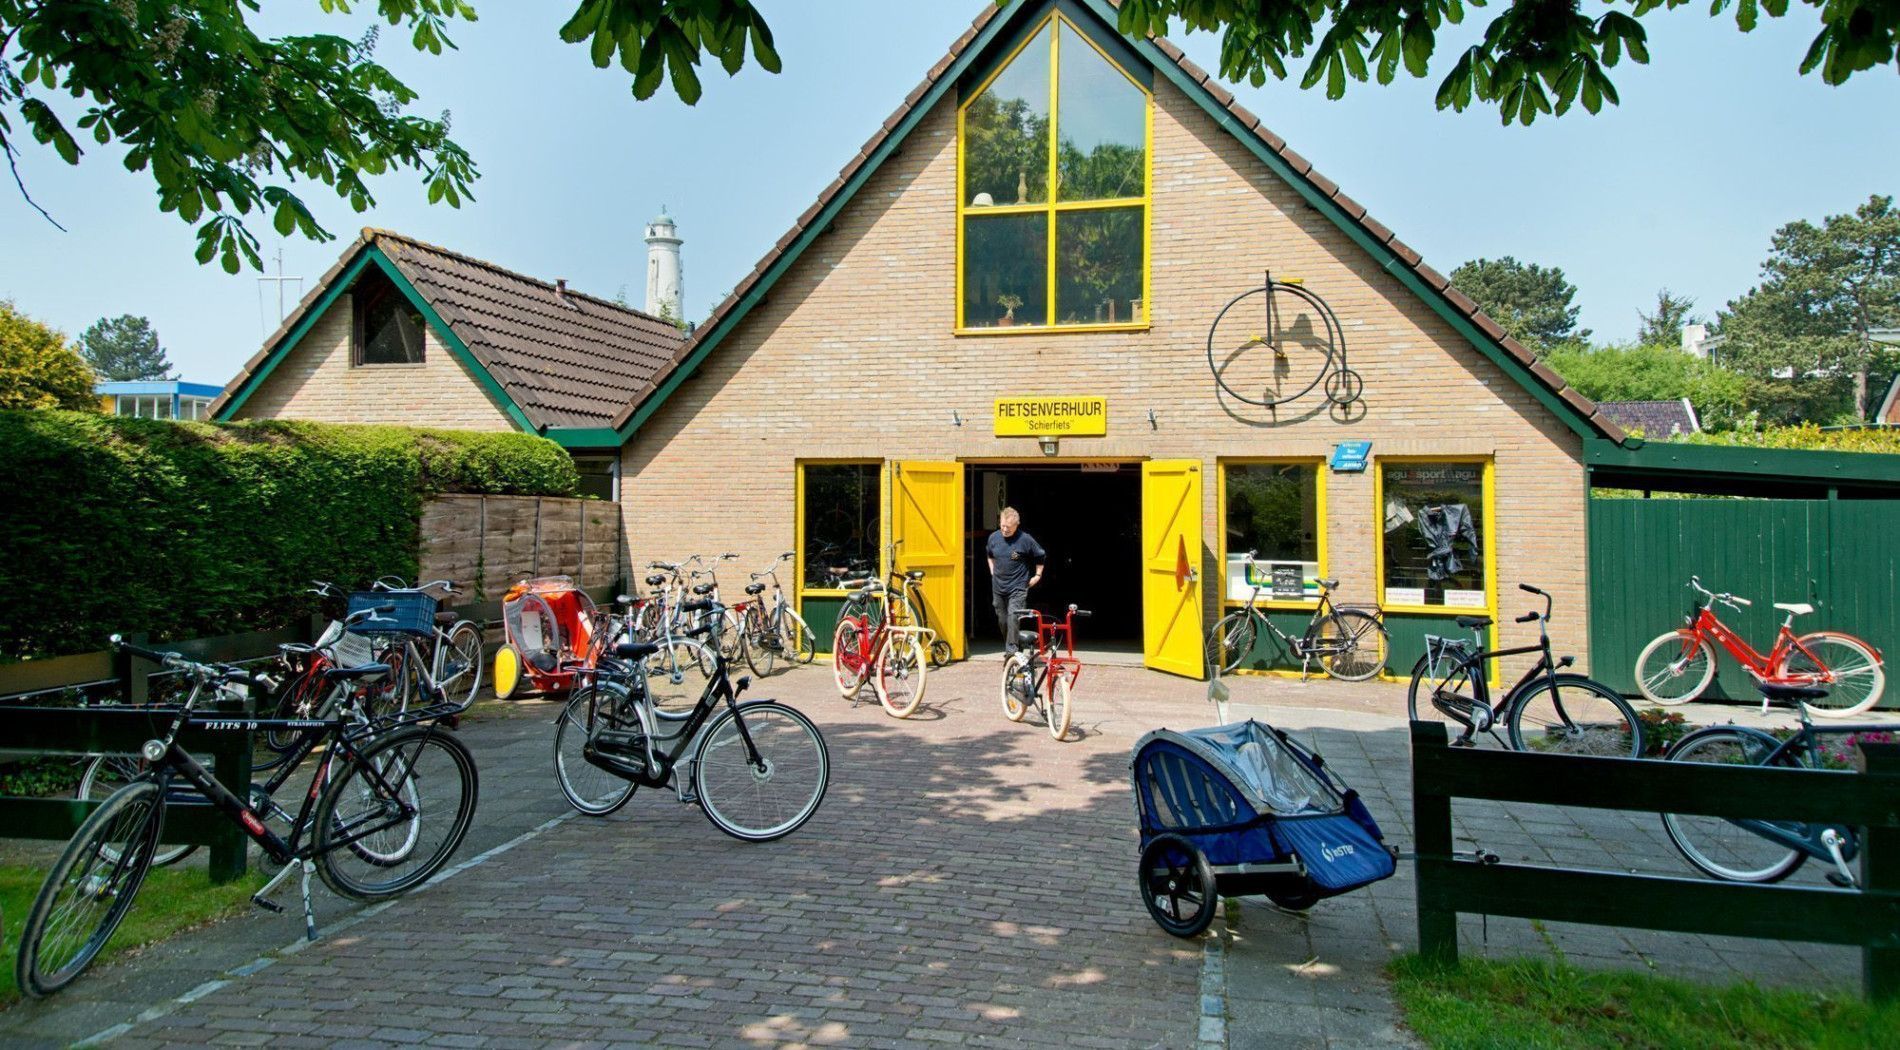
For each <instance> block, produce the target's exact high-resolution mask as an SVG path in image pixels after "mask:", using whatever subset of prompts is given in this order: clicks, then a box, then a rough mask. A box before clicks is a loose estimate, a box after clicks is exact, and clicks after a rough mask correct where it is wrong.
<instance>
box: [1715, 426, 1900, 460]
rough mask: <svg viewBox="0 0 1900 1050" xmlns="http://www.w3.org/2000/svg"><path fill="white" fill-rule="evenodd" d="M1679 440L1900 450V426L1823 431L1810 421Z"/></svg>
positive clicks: (1760, 446) (1839, 450)
mask: <svg viewBox="0 0 1900 1050" xmlns="http://www.w3.org/2000/svg"><path fill="white" fill-rule="evenodd" d="M1681 440H1682V441H1684V442H1686V443H1688V444H1691V445H1742V446H1746V447H1748V448H1805V449H1824V450H1827V451H1830V452H1885V453H1889V454H1896V453H1900V427H1867V428H1864V429H1857V430H1822V429H1821V428H1820V427H1818V426H1816V425H1814V424H1813V423H1801V424H1798V425H1795V426H1788V427H1763V428H1762V429H1760V430H1726V431H1720V432H1709V431H1704V432H1702V433H1699V434H1690V435H1688V436H1687V437H1686V438H1683V439H1681Z"/></svg>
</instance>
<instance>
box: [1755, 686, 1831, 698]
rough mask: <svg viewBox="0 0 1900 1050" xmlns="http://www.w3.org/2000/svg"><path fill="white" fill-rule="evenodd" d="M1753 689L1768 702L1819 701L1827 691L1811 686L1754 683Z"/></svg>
mask: <svg viewBox="0 0 1900 1050" xmlns="http://www.w3.org/2000/svg"><path fill="white" fill-rule="evenodd" d="M1755 688H1757V689H1759V690H1761V695H1762V696H1764V697H1767V698H1768V699H1770V700H1795V701H1799V700H1819V699H1821V698H1822V697H1824V696H1826V695H1827V693H1828V691H1827V690H1826V689H1822V688H1819V687H1818V686H1812V685H1776V684H1774V683H1773V682H1756V683H1755Z"/></svg>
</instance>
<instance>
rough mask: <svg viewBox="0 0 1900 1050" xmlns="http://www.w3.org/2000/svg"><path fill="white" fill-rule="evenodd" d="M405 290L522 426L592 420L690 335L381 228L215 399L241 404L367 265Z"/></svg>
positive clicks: (341, 262) (348, 253) (615, 406)
mask: <svg viewBox="0 0 1900 1050" xmlns="http://www.w3.org/2000/svg"><path fill="white" fill-rule="evenodd" d="M372 263H374V264H375V265H379V266H381V267H382V268H383V269H384V270H385V271H386V272H388V273H389V274H390V277H391V279H392V280H393V281H395V283H396V284H397V286H398V287H399V288H403V289H404V291H405V293H406V294H409V295H410V296H411V297H412V301H414V302H415V303H416V305H417V307H418V308H419V309H420V310H421V311H422V313H423V315H424V317H425V318H427V319H428V320H429V322H430V323H431V324H432V325H433V326H435V328H436V331H437V334H438V335H439V336H440V337H441V338H442V341H443V342H444V343H445V344H447V345H448V346H449V347H450V350H451V352H452V353H455V354H456V356H457V357H458V358H459V359H461V360H462V363H463V364H464V365H465V366H468V367H469V369H470V371H471V372H472V373H474V374H475V377H476V379H477V380H478V381H481V382H482V384H483V386H484V387H486V388H487V389H488V390H489V392H490V393H491V394H493V395H495V396H497V397H498V398H499V399H500V400H501V401H502V402H503V403H504V409H505V410H507V411H508V414H509V416H510V417H511V418H513V419H514V420H515V422H516V424H517V425H519V426H522V428H523V429H527V430H531V431H534V432H537V433H547V434H548V435H549V436H551V437H556V438H557V439H559V437H560V436H561V435H559V434H558V433H557V432H558V431H564V430H565V431H570V432H574V431H586V430H598V429H600V428H604V427H606V426H607V425H608V422H609V421H610V420H611V419H612V418H613V416H614V414H615V413H616V412H618V411H619V410H620V408H621V406H623V405H625V404H626V402H627V400H628V399H629V398H630V397H633V396H634V395H635V394H636V393H637V392H638V391H639V390H641V389H643V388H644V387H645V385H646V384H647V383H648V381H649V380H650V379H651V378H652V377H653V376H654V375H655V374H656V373H658V372H659V371H660V370H661V369H662V368H664V367H666V366H668V365H670V364H671V363H672V362H673V360H674V357H675V354H676V352H677V350H678V348H679V346H680V344H681V343H682V342H683V341H684V339H685V336H684V334H683V333H681V332H680V330H679V329H678V328H676V327H674V326H673V325H671V324H669V323H667V322H666V321H663V320H661V319H659V318H657V317H654V316H652V315H651V314H647V313H644V312H642V311H639V310H635V309H633V308H631V307H626V306H621V305H619V304H617V303H612V302H608V301H607V300H605V299H597V298H595V297H593V296H590V295H583V294H581V293H580V292H576V291H574V290H572V289H569V288H567V287H566V285H565V282H555V283H549V282H547V281H541V280H537V279H535V278H533V277H528V276H525V275H523V274H519V273H516V272H514V271H512V270H506V269H503V268H501V267H499V266H496V265H495V264H494V263H491V262H486V261H484V260H481V259H476V258H472V257H470V256H467V255H462V254H460V253H459V252H452V251H450V250H448V249H446V248H441V247H437V246H436V245H433V244H427V243H424V242H422V241H418V240H416V239H414V238H412V237H405V236H403V235H401V234H398V233H392V232H390V231H388V230H377V229H365V230H363V233H362V235H361V236H360V237H359V238H358V239H357V240H356V242H355V243H353V244H352V245H351V246H350V247H349V248H348V249H347V250H345V251H344V253H343V255H342V257H341V258H339V259H338V260H337V262H336V265H335V266H332V267H331V268H330V269H329V271H328V272H326V273H325V274H324V275H323V276H322V277H321V278H319V279H318V281H317V282H316V285H315V287H314V288H312V289H311V291H310V294H308V295H306V296H304V298H303V300H302V301H301V302H299V303H298V304H297V308H296V310H294V311H292V312H291V314H290V316H289V317H286V318H285V319H284V323H283V324H282V325H281V326H280V327H279V328H278V329H277V331H276V332H275V333H274V334H273V335H272V336H271V337H270V339H268V340H266V341H265V343H264V348H263V349H262V350H261V351H259V352H258V354H257V356H255V357H253V358H251V360H250V361H248V362H246V363H245V365H244V368H243V370H242V371H240V372H239V373H238V374H237V376H236V378H234V379H232V380H231V382H230V383H229V384H228V385H226V386H225V388H224V393H223V394H222V395H221V396H220V397H219V398H218V400H217V402H216V403H215V404H214V405H213V406H212V411H213V413H214V414H215V415H216V416H218V418H225V417H226V415H227V414H228V413H229V412H233V411H235V410H236V409H237V408H238V407H239V406H241V405H242V403H243V401H244V399H245V398H248V397H249V396H250V394H251V393H253V392H254V391H255V390H256V389H257V387H258V385H259V384H260V383H262V381H263V379H264V377H265V376H267V375H269V374H270V372H271V370H272V369H273V368H275V367H276V365H277V363H278V362H280V361H282V360H283V359H284V358H285V357H286V356H287V355H288V354H289V353H290V351H291V350H292V349H294V348H295V346H296V343H297V341H298V340H299V339H300V338H301V337H302V336H303V334H304V333H305V332H307V331H308V330H309V327H310V325H311V324H312V323H313V322H314V321H315V320H316V318H317V317H318V316H320V315H321V314H322V313H323V312H324V311H325V310H327V309H328V308H329V305H330V303H332V302H334V301H335V299H336V297H337V295H338V294H340V293H341V292H343V291H344V290H346V289H347V288H348V287H349V286H350V284H352V283H353V282H354V281H355V279H356V275H357V274H358V273H360V272H361V270H362V268H363V267H364V266H366V265H370V264H372Z"/></svg>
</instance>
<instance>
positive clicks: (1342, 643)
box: [1206, 551, 1391, 682]
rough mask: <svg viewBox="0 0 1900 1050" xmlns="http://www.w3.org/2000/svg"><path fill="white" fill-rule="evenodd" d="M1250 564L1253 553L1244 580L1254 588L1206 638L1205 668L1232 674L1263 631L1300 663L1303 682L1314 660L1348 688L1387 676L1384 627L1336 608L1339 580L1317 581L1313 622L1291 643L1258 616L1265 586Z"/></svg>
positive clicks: (1370, 616) (1358, 612)
mask: <svg viewBox="0 0 1900 1050" xmlns="http://www.w3.org/2000/svg"><path fill="white" fill-rule="evenodd" d="M1254 564H1255V562H1254V552H1253V551H1248V552H1247V554H1246V560H1245V565H1246V573H1247V576H1246V578H1247V579H1250V580H1253V581H1254V585H1253V594H1252V595H1251V596H1249V597H1248V599H1247V605H1246V607H1245V608H1241V609H1236V610H1234V611H1233V612H1230V613H1228V614H1227V615H1226V616H1223V617H1221V619H1220V622H1219V623H1216V624H1215V625H1214V629H1213V630H1211V631H1209V632H1207V653H1206V659H1207V663H1208V666H1209V667H1213V668H1216V669H1218V670H1219V671H1220V673H1221V674H1232V673H1233V671H1234V669H1235V668H1237V667H1239V666H1240V662H1241V661H1242V660H1244V659H1246V658H1247V655H1248V654H1249V653H1251V652H1253V647H1254V642H1255V640H1256V639H1257V638H1259V636H1260V628H1261V627H1263V626H1264V627H1265V628H1266V629H1267V630H1268V631H1269V632H1271V633H1272V634H1273V635H1274V636H1275V637H1277V638H1279V639H1280V644H1282V645H1284V646H1286V647H1287V649H1288V651H1290V652H1291V653H1292V654H1293V655H1294V656H1297V657H1299V658H1300V681H1302V682H1303V681H1305V680H1306V679H1307V676H1308V674H1309V673H1310V672H1311V669H1312V664H1313V661H1314V660H1319V661H1320V662H1321V663H1322V664H1323V665H1324V666H1325V668H1326V673H1327V674H1329V675H1331V676H1332V677H1334V678H1338V679H1342V680H1344V681H1348V682H1363V681H1365V680H1367V679H1368V678H1373V677H1375V676H1377V675H1378V674H1379V673H1380V672H1381V671H1384V670H1385V660H1386V653H1387V652H1388V651H1389V649H1390V644H1391V641H1390V638H1389V637H1388V636H1387V634H1386V630H1385V624H1384V623H1383V622H1381V621H1380V619H1379V617H1378V616H1377V615H1376V614H1375V613H1371V612H1367V611H1366V610H1364V609H1341V608H1339V607H1337V606H1335V605H1334V604H1333V600H1332V593H1333V591H1334V590H1336V589H1337V588H1338V587H1339V581H1338V580H1320V581H1319V604H1317V605H1315V606H1314V607H1313V618H1312V619H1311V620H1309V621H1307V624H1306V630H1305V632H1303V633H1302V634H1301V635H1300V636H1299V637H1298V638H1295V637H1293V636H1292V635H1290V634H1287V633H1286V632H1285V631H1282V630H1280V628H1278V627H1276V626H1275V625H1274V623H1273V621H1272V620H1271V619H1269V618H1268V617H1267V614H1266V613H1264V612H1262V611H1261V610H1260V595H1261V592H1262V591H1264V590H1266V589H1267V588H1268V586H1269V584H1268V582H1267V581H1265V580H1262V579H1260V578H1258V577H1256V576H1255V575H1254V572H1253V569H1254Z"/></svg>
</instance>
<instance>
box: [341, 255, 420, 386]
mask: <svg viewBox="0 0 1900 1050" xmlns="http://www.w3.org/2000/svg"><path fill="white" fill-rule="evenodd" d="M351 298H352V302H353V304H354V305H355V308H356V333H357V349H356V361H357V363H358V364H364V365H415V364H421V363H422V356H423V345H422V332H423V329H422V314H421V313H420V312H419V311H418V310H416V308H415V307H414V306H412V305H410V303H409V300H408V299H407V298H405V297H404V296H403V294H402V293H401V292H399V291H397V290H396V286H395V285H394V284H391V283H390V281H389V278H388V277H385V276H384V275H383V274H382V273H381V272H380V271H375V270H372V271H369V272H366V273H364V275H363V276H362V278H361V279H360V280H358V281H357V282H356V285H355V287H354V288H352V289H351Z"/></svg>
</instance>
